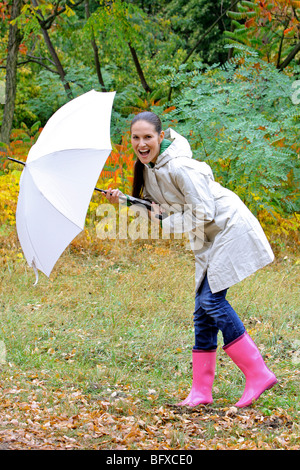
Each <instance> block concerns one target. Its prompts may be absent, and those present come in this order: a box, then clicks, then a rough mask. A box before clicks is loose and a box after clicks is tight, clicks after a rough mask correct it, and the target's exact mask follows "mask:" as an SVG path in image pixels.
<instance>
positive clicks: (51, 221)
mask: <svg viewBox="0 0 300 470" xmlns="http://www.w3.org/2000/svg"><path fill="white" fill-rule="evenodd" d="M114 96H115V92H109V93H100V92H96V91H94V90H92V91H89V92H88V93H85V94H83V95H81V96H79V97H78V98H75V99H74V100H72V101H70V102H68V103H67V104H65V105H64V106H62V107H61V108H60V109H59V110H58V111H56V113H55V114H54V115H53V116H52V117H51V118H50V119H49V121H48V122H47V124H46V125H45V127H44V129H43V131H42V132H41V134H40V136H39V138H38V140H37V142H36V143H35V144H34V145H33V146H32V148H31V149H30V151H29V154H28V157H27V161H26V164H25V167H24V170H23V172H22V175H21V180H20V192H19V198H18V205H17V213H16V225H17V232H18V237H19V240H20V243H21V246H22V249H23V252H24V255H25V258H26V260H27V262H28V264H29V266H31V267H33V268H34V270H35V273H36V276H37V279H36V282H37V280H38V274H37V273H38V271H37V270H40V271H42V272H43V273H44V274H45V275H46V276H48V277H49V276H50V273H51V271H52V269H53V267H54V265H55V263H56V262H57V260H58V259H59V257H60V255H61V254H62V252H63V251H64V250H65V248H66V247H67V246H68V245H69V243H70V242H71V241H72V240H73V239H74V238H75V237H76V236H77V235H78V234H79V233H80V232H81V231H82V230H83V228H84V223H85V218H86V213H87V210H88V206H89V202H90V200H91V197H92V193H93V191H94V188H95V184H96V182H97V180H98V178H99V175H100V173H101V170H102V168H103V166H104V164H105V161H106V160H107V158H108V156H109V154H110V152H111V141H110V120H111V110H112V103H113V99H114Z"/></svg>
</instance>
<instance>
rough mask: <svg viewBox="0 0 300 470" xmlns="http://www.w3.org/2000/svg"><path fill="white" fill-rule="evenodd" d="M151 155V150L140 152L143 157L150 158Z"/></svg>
mask: <svg viewBox="0 0 300 470" xmlns="http://www.w3.org/2000/svg"><path fill="white" fill-rule="evenodd" d="M149 153H150V150H139V154H140V155H141V156H142V157H148V155H149Z"/></svg>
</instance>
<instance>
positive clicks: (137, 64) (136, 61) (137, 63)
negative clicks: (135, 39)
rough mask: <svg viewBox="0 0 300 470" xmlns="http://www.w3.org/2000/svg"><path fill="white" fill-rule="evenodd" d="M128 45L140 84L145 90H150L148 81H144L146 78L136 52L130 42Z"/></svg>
mask: <svg viewBox="0 0 300 470" xmlns="http://www.w3.org/2000/svg"><path fill="white" fill-rule="evenodd" d="M128 46H129V49H130V52H131V55H132V58H133V62H134V65H135V68H136V71H137V73H138V76H139V77H140V80H141V84H142V86H143V88H144V90H145V91H147V92H151V88H150V87H149V85H148V83H147V82H146V79H145V76H144V73H143V70H142V67H141V64H140V61H139V59H138V56H137V53H136V50H135V49H134V47H133V46H132V45H131V44H130V42H129V43H128Z"/></svg>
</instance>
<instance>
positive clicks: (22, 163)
mask: <svg viewBox="0 0 300 470" xmlns="http://www.w3.org/2000/svg"><path fill="white" fill-rule="evenodd" d="M7 158H8V160H11V161H12V162H16V163H21V165H24V166H25V162H21V160H16V159H15V158H11V157H7Z"/></svg>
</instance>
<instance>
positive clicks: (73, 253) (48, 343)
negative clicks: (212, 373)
mask: <svg viewBox="0 0 300 470" xmlns="http://www.w3.org/2000/svg"><path fill="white" fill-rule="evenodd" d="M0 252H1V258H0V259H1V291H0V295H1V297H0V302H1V316H0V322H1V323H0V362H1V365H0V367H1V378H0V449H50V450H54V449H124V450H157V449H159V450H178V449H181V450H187V449H188V450H192V449H199V450H201V449H205V450H212V449H225V450H227V449H264V450H265V449H285V450H286V449H299V448H300V445H299V421H298V418H299V410H298V393H299V362H300V342H299V339H297V338H299V336H297V327H298V324H299V317H297V315H298V286H299V261H297V258H296V257H295V251H291V253H289V252H286V253H285V254H281V253H279V254H278V255H277V259H276V262H275V263H273V264H272V265H271V266H269V267H267V268H265V269H264V270H261V271H259V272H258V273H256V274H255V275H254V276H251V277H250V278H248V279H247V280H245V281H244V282H242V283H240V284H239V285H237V286H234V287H233V288H231V289H230V290H229V294H228V298H229V299H230V301H231V302H232V304H233V306H234V307H235V308H236V309H237V311H238V312H239V314H240V315H241V317H242V318H243V321H244V323H245V325H246V327H247V330H248V332H249V333H250V334H251V335H252V337H253V338H254V339H255V341H256V343H257V344H258V346H259V348H260V350H261V352H262V354H263V356H264V358H265V360H266V362H267V364H268V365H269V367H270V368H271V369H272V370H273V371H274V372H275V374H276V375H277V377H278V379H279V384H278V385H277V386H275V387H274V388H273V389H272V390H269V391H267V392H265V393H264V394H263V395H262V396H261V397H260V399H259V400H258V401H257V402H256V403H255V404H254V405H252V406H251V407H248V408H244V409H238V408H236V407H234V404H235V403H236V401H237V400H238V399H239V398H240V396H241V394H242V392H243V386H244V379H243V377H242V375H241V373H240V372H239V371H238V369H237V367H236V366H235V365H234V364H233V363H232V362H231V361H230V360H229V358H228V357H227V355H226V354H225V353H224V351H223V350H222V338H221V337H220V339H219V347H218V356H217V368H216V377H215V382H214V388H213V396H214V403H213V404H212V405H207V406H203V405H200V406H198V407H196V408H192V409H191V408H177V407H175V406H174V404H175V403H177V402H178V401H179V400H180V399H182V398H184V397H185V396H186V394H187V393H188V391H189V388H190V385H191V374H192V371H191V348H192V345H193V325H192V313H193V303H194V299H193V296H194V293H193V288H194V285H193V276H194V263H193V256H192V254H191V252H189V251H188V250H186V249H185V246H184V243H183V242H182V241H180V240H179V241H178V240H177V241H176V240H173V241H168V240H157V241H150V240H143V241H142V240H137V241H135V242H133V241H130V240H123V241H121V240H119V241H118V240H116V241H100V240H97V238H89V236H88V234H87V233H83V234H81V235H80V236H79V237H77V239H76V240H75V241H74V242H73V243H72V245H71V246H70V247H69V248H68V249H67V250H66V252H65V253H64V254H63V256H62V257H61V259H60V260H59V262H58V263H57V265H56V267H55V270H54V271H53V274H52V275H51V277H50V280H48V279H47V278H46V277H45V276H43V275H41V277H40V280H39V283H38V285H37V286H35V287H33V283H34V274H33V272H32V271H31V269H29V268H28V267H27V265H26V262H25V260H24V258H23V256H22V252H21V249H20V246H19V244H18V241H17V238H16V235H15V231H14V229H11V230H9V231H7V232H6V233H2V234H1V237H0Z"/></svg>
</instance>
